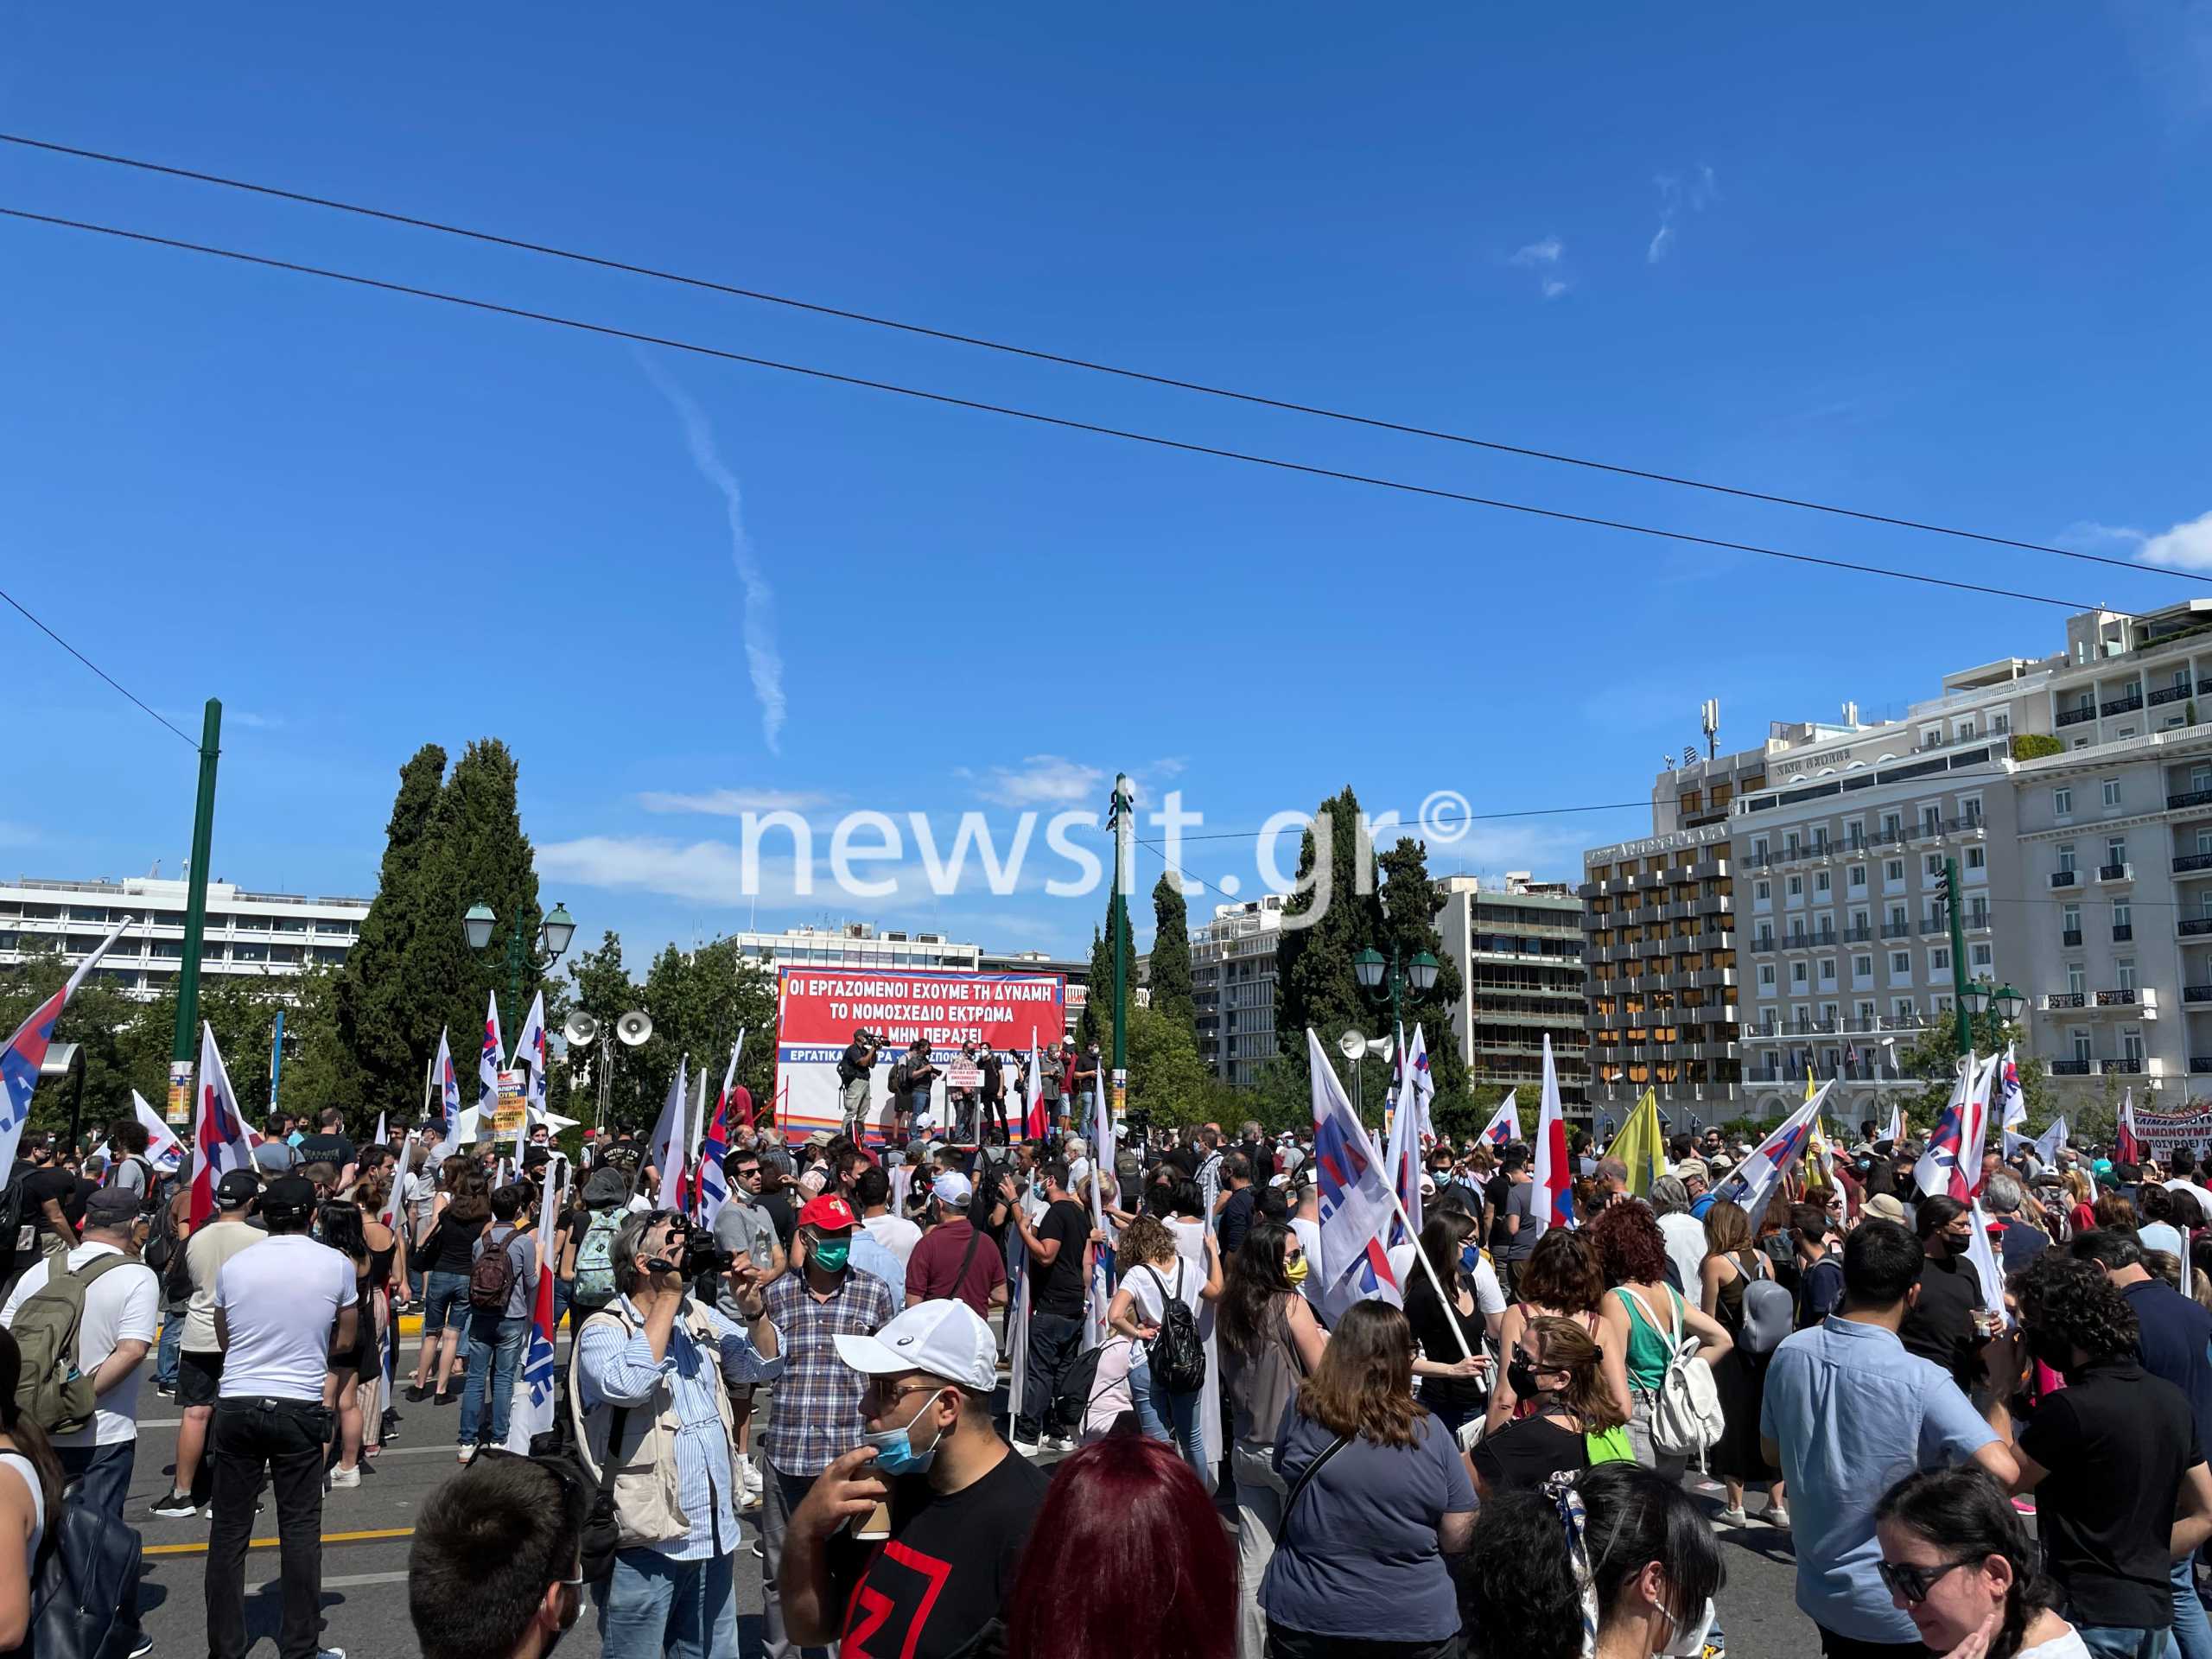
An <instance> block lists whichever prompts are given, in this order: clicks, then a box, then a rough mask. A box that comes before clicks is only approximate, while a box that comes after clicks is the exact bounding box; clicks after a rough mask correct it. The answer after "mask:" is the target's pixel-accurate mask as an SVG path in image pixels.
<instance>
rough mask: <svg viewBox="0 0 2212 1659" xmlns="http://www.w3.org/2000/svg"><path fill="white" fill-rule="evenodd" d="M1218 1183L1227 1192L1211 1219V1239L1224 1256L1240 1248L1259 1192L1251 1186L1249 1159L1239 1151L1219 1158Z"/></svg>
mask: <svg viewBox="0 0 2212 1659" xmlns="http://www.w3.org/2000/svg"><path fill="white" fill-rule="evenodd" d="M1221 1177H1222V1185H1223V1186H1224V1187H1225V1188H1226V1189H1227V1195H1226V1196H1225V1197H1224V1198H1223V1199H1222V1201H1221V1213H1220V1215H1219V1216H1218V1217H1217V1218H1216V1220H1215V1222H1214V1228H1213V1231H1214V1239H1215V1242H1216V1243H1218V1244H1219V1245H1220V1246H1221V1253H1222V1255H1223V1256H1224V1257H1229V1256H1233V1255H1236V1252H1237V1251H1238V1250H1240V1249H1243V1245H1244V1235H1245V1234H1247V1233H1249V1232H1250V1231H1251V1230H1252V1215H1253V1207H1254V1206H1255V1205H1256V1204H1258V1202H1259V1198H1260V1195H1259V1193H1258V1192H1255V1190H1254V1189H1253V1186H1252V1164H1251V1160H1249V1159H1248V1158H1246V1157H1245V1155H1244V1154H1243V1153H1241V1152H1232V1153H1230V1154H1229V1156H1228V1157H1226V1158H1224V1159H1223V1160H1221Z"/></svg>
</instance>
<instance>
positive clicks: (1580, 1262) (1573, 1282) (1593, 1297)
mask: <svg viewBox="0 0 2212 1659" xmlns="http://www.w3.org/2000/svg"><path fill="white" fill-rule="evenodd" d="M1513 1288H1514V1293H1515V1294H1516V1295H1517V1296H1519V1297H1520V1299H1521V1300H1522V1301H1524V1302H1533V1303H1534V1304H1535V1306H1538V1307H1555V1308H1557V1309H1559V1310H1560V1312H1561V1313H1596V1312H1597V1311H1598V1304H1599V1302H1601V1301H1603V1300H1605V1269H1604V1268H1600V1267H1599V1265H1598V1252H1597V1251H1596V1250H1594V1249H1592V1248H1591V1245H1590V1241H1589V1240H1588V1239H1586V1238H1585V1237H1584V1236H1582V1235H1581V1234H1580V1233H1571V1232H1568V1231H1567V1230H1565V1229H1564V1228H1559V1227H1553V1228H1548V1229H1547V1230H1545V1232H1544V1236H1542V1237H1541V1238H1540V1239H1538V1240H1537V1241H1536V1244H1535V1249H1532V1250H1530V1251H1529V1259H1528V1260H1527V1261H1526V1262H1523V1263H1522V1266H1521V1272H1520V1274H1519V1275H1518V1276H1517V1277H1516V1279H1515V1280H1514V1281H1513Z"/></svg>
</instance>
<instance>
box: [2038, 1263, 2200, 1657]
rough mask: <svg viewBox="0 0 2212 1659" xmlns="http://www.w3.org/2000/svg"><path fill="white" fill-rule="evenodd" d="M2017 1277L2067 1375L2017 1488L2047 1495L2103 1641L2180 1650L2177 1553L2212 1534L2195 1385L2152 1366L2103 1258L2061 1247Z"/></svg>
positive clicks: (2054, 1365)
mask: <svg viewBox="0 0 2212 1659" xmlns="http://www.w3.org/2000/svg"><path fill="white" fill-rule="evenodd" d="M2012 1283H2013V1294H2014V1295H2015V1296H2016V1297H2017V1298H2018V1302H2019V1311H2020V1330H2021V1333H2022V1335H2023V1336H2024V1338H2026V1340H2027V1344H2028V1351H2029V1352H2030V1353H2031V1354H2033V1355H2034V1356H2035V1357H2037V1359H2039V1360H2041V1361H2042V1362H2043V1363H2044V1364H2046V1365H2048V1366H2050V1368H2051V1369H2052V1370H2056V1371H2059V1372H2062V1373H2063V1374H2064V1376H2065V1378H2066V1386H2065V1387H2064V1388H2063V1389H2057V1390H2056V1391H2055V1392H2053V1393H2051V1394H2050V1395H2045V1396H2044V1400H2043V1401H2042V1402H2041V1403H2040V1404H2039V1405H2037V1408H2036V1413H2035V1416H2034V1417H2033V1419H2032V1420H2031V1421H2030V1422H2029V1424H2028V1426H2027V1427H2026V1428H2025V1429H2024V1430H2023V1431H2022V1432H2021V1434H2020V1439H2019V1442H2018V1446H2015V1448H2014V1456H2015V1459H2016V1460H2017V1462H2018V1471H2017V1473H2016V1474H2015V1476H2014V1478H2013V1480H2012V1491H2013V1493H2014V1495H2015V1496H2018V1495H2020V1494H2023V1493H2026V1492H2034V1493H2036V1494H2037V1501H2036V1530H2037V1536H2038V1537H2039V1538H2040V1539H2041V1541H2042V1543H2043V1548H2044V1565H2045V1567H2047V1569H2048V1570H2049V1572H2050V1575H2051V1577H2052V1578H2053V1579H2055V1580H2057V1582H2058V1586H2059V1588H2060V1590H2061V1591H2062V1592H2063V1598H2064V1599H2063V1605H2064V1609H2065V1612H2066V1616H2067V1618H2069V1619H2070V1620H2072V1621H2073V1624H2074V1627H2075V1630H2078V1631H2080V1632H2081V1637H2082V1642H2083V1643H2084V1644H2085V1645H2087V1647H2088V1649H2089V1651H2090V1652H2092V1653H2094V1654H2098V1655H2108V1654H2109V1655H2119V1656H2123V1659H2137V1656H2146V1655H2147V1656H2156V1655H2158V1654H2161V1653H2164V1652H2167V1651H2170V1650H2171V1649H2169V1647H2168V1641H2169V1637H2170V1633H2171V1631H2172V1630H2173V1625H2174V1600H2175V1596H2174V1582H2173V1572H2172V1566H2171V1564H2172V1563H2173V1562H2174V1561H2176V1560H2186V1559H2187V1558H2188V1557H2189V1556H2190V1554H2192V1553H2194V1552H2195V1550H2196V1548H2197V1546H2198V1545H2200V1544H2202V1542H2203V1541H2205V1540H2206V1538H2208V1537H2212V1471H2208V1470H2207V1468H2206V1466H2205V1461H2204V1448H2203V1446H2202V1444H2201V1443H2200V1442H2199V1440H2198V1438H2197V1432H2196V1416H2195V1414H2194V1413H2192V1412H2191V1410H2190V1403H2189V1396H2188V1395H2185V1394H2183V1392H2182V1391H2181V1390H2180V1389H2177V1388H2176V1387H2175V1386H2174V1385H2173V1384H2172V1383H2169V1382H2167V1381H2166V1380H2165V1379H2164V1377H2161V1376H2152V1374H2151V1373H2150V1372H2149V1371H2147V1370H2145V1369H2144V1368H2143V1365H2142V1363H2141V1362H2140V1360H2139V1357H2138V1353H2137V1347H2136V1344H2137V1340H2138V1337H2139V1327H2138V1324H2137V1319H2136V1314H2135V1310H2134V1309H2133V1307H2132V1306H2130V1305H2129V1303H2128V1300H2127V1298H2126V1296H2125V1295H2124V1294H2122V1293H2121V1291H2120V1287H2118V1286H2116V1285H2114V1284H2113V1283H2112V1281H2110V1280H2108V1279H2107V1278H2106V1277H2105V1274H2104V1273H2103V1271H2102V1270H2101V1268H2098V1267H2097V1265H2096V1264H2095V1263H2094V1262H2082V1261H2076V1260H2075V1259H2074V1258H2073V1257H2072V1256H2071V1255H2062V1254H2061V1253H2059V1252H2058V1251H2056V1250H2047V1251H2045V1252H2044V1254H2043V1255H2039V1256H2037V1258H2036V1261H2035V1263H2034V1265H2033V1266H2032V1267H2031V1268H2028V1269H2027V1271H2026V1272H2024V1273H2023V1274H2020V1275H2019V1276H2018V1278H2016V1279H2015V1280H2014V1281H2012ZM2191 1645H2192V1646H2194V1645H2195V1643H2193V1642H2192V1643H2191Z"/></svg>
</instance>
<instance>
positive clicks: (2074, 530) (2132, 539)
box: [2058, 518, 2150, 547]
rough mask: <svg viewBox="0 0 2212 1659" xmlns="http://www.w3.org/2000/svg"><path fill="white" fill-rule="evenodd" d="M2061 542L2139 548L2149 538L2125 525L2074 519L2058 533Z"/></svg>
mask: <svg viewBox="0 0 2212 1659" xmlns="http://www.w3.org/2000/svg"><path fill="white" fill-rule="evenodd" d="M2058 539H2059V540H2060V541H2062V542H2080V543H2085V544H2087V545H2088V546H2091V547H2094V546H2097V545H2098V544H2099V543H2112V542H2125V543H2128V544H2130V545H2132V546H2137V547H2139V546H2141V545H2142V544H2143V543H2145V542H2146V541H2148V540H2149V539H2150V538H2149V537H2146V536H2145V535H2144V533H2143V532H2142V531H2139V530H2135V529H2132V528H2130V527H2129V526H2128V525H2126V524H2099V523H2097V522H2096V520H2094V518H2081V519H2076V520H2075V522H2074V523H2073V524H2069V525H2067V526H2066V528H2065V529H2064V530H2063V531H2059V533H2058Z"/></svg>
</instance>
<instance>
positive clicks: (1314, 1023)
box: [1275, 785, 1389, 1099]
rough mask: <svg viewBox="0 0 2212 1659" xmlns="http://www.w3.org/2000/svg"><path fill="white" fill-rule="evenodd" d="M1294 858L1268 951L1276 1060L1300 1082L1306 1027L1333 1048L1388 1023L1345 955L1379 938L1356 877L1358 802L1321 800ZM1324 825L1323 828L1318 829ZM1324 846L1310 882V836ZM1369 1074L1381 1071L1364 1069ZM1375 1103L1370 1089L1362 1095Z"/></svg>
mask: <svg viewBox="0 0 2212 1659" xmlns="http://www.w3.org/2000/svg"><path fill="white" fill-rule="evenodd" d="M1314 818H1315V822H1314V825H1313V827H1312V828H1309V829H1307V830H1306V836H1305V840H1304V842H1303V844H1302V845H1301V846H1300V849H1299V855H1298V891H1296V892H1295V893H1293V894H1291V896H1290V897H1289V899H1287V900H1286V901H1285V902H1284V904H1283V918H1282V938H1281V943H1280V944H1277V945H1276V947H1275V1041H1276V1045H1277V1046H1278V1047H1280V1048H1281V1051H1282V1055H1283V1058H1285V1059H1286V1060H1287V1061H1288V1062H1289V1063H1290V1065H1292V1066H1294V1068H1295V1069H1296V1071H1297V1075H1298V1077H1299V1079H1300V1083H1301V1084H1303V1083H1304V1082H1305V1081H1306V1027H1309V1026H1310V1027H1313V1033H1314V1034H1315V1035H1316V1036H1318V1037H1319V1039H1321V1040H1322V1042H1323V1043H1325V1044H1326V1045H1328V1046H1329V1047H1330V1049H1331V1050H1332V1052H1333V1051H1334V1048H1335V1045H1336V1041H1337V1039H1338V1037H1339V1036H1340V1035H1341V1034H1342V1033H1344V1031H1345V1030H1346V1028H1348V1027H1350V1028H1356V1029H1357V1030H1359V1031H1363V1032H1365V1033H1368V1034H1369V1035H1370V1036H1374V1035H1376V1034H1377V1033H1380V1032H1381V1030H1382V1028H1383V1026H1385V1025H1386V1024H1388V1023H1389V1016H1388V1015H1387V1014H1381V1015H1378V1014H1376V1008H1375V1005H1374V1004H1373V1003H1372V1002H1370V1001H1368V999H1367V997H1366V996H1365V995H1364V994H1363V992H1362V991H1361V990H1360V988H1359V981H1358V979H1357V977H1356V976H1355V975H1354V972H1353V969H1352V960H1351V959H1352V957H1353V956H1354V954H1355V953H1357V951H1358V950H1360V949H1361V947H1362V946H1363V945H1367V944H1372V943H1373V942H1374V941H1375V940H1376V938H1379V937H1380V936H1381V931H1382V921H1383V918H1382V912H1381V909H1380V908H1379V906H1377V905H1376V901H1375V894H1374V893H1372V892H1371V891H1370V892H1366V893H1363V892H1361V891H1360V888H1361V887H1362V886H1363V885H1365V886H1366V887H1370V889H1371V888H1372V887H1373V885H1374V881H1373V877H1372V875H1371V874H1369V875H1367V876H1365V877H1364V879H1363V875H1362V871H1361V865H1362V861H1363V860H1364V859H1366V858H1367V857H1369V856H1370V854H1369V853H1368V850H1367V842H1366V837H1365V836H1364V834H1363V830H1362V827H1361V824H1360V818H1359V798H1358V797H1357V796H1356V795H1355V794H1353V793H1352V791H1351V786H1350V785H1346V786H1345V787H1344V790H1343V791H1341V792H1340V793H1338V794H1336V795H1332V796H1331V797H1330V798H1328V799H1327V800H1325V801H1323V802H1322V803H1321V805H1320V808H1319V811H1317V812H1316V814H1315V815H1314ZM1324 826H1325V827H1324ZM1315 829H1321V830H1322V833H1323V835H1324V836H1325V838H1326V841H1327V853H1326V856H1327V859H1328V868H1327V871H1326V879H1325V883H1317V882H1316V881H1315V880H1314V873H1315V864H1316V859H1317V839H1316V836H1315V834H1314V830H1315ZM1367 1069H1368V1071H1376V1070H1380V1069H1382V1068H1378V1067H1373V1066H1370V1067H1369V1068H1367ZM1367 1092H1369V1093H1370V1094H1374V1095H1375V1096H1376V1098H1377V1099H1380V1097H1381V1096H1380V1094H1379V1092H1378V1091H1377V1090H1374V1089H1372V1088H1370V1089H1369V1090H1367Z"/></svg>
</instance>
